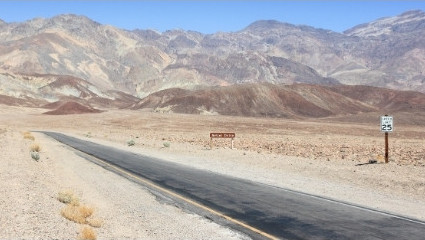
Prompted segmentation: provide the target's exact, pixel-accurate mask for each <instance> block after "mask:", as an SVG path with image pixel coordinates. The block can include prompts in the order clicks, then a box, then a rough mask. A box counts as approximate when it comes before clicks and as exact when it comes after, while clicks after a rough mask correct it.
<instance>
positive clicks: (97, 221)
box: [86, 217, 103, 228]
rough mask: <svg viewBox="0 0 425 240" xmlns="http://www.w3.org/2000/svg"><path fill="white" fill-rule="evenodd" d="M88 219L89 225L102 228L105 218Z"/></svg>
mask: <svg viewBox="0 0 425 240" xmlns="http://www.w3.org/2000/svg"><path fill="white" fill-rule="evenodd" d="M86 221H87V224H88V225H90V226H92V227H95V228H100V227H102V225H103V220H102V219H100V218H93V217H90V218H87V219H86Z"/></svg>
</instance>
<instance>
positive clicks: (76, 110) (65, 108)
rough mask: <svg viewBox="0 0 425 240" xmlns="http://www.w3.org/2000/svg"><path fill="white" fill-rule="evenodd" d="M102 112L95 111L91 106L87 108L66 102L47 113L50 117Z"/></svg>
mask: <svg viewBox="0 0 425 240" xmlns="http://www.w3.org/2000/svg"><path fill="white" fill-rule="evenodd" d="M100 112H102V111H100V110H98V109H95V108H93V107H91V106H89V105H87V106H85V105H82V104H80V103H77V102H65V103H61V104H59V106H58V108H57V109H55V110H52V111H48V112H45V113H44V114H48V115H66V114H83V113H100Z"/></svg>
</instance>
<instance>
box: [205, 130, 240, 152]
mask: <svg viewBox="0 0 425 240" xmlns="http://www.w3.org/2000/svg"><path fill="white" fill-rule="evenodd" d="M235 137H236V134H235V133H210V148H211V149H212V147H213V145H212V144H213V138H231V139H232V145H231V149H233V141H234V139H235Z"/></svg>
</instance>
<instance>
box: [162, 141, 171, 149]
mask: <svg viewBox="0 0 425 240" xmlns="http://www.w3.org/2000/svg"><path fill="white" fill-rule="evenodd" d="M162 145H164V147H166V148H169V147H170V146H171V144H170V143H169V142H164V143H163V144H162Z"/></svg>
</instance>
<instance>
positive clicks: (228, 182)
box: [44, 132, 425, 240]
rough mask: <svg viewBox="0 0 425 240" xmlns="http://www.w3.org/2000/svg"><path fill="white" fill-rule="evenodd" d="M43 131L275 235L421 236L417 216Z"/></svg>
mask: <svg viewBox="0 0 425 240" xmlns="http://www.w3.org/2000/svg"><path fill="white" fill-rule="evenodd" d="M44 133H45V134H47V135H48V136H50V137H52V138H54V139H56V140H58V141H60V142H62V143H64V144H67V145H69V146H71V147H72V148H75V149H77V150H79V151H82V152H84V153H87V154H89V155H92V156H94V157H96V158H99V159H102V160H104V161H106V162H108V163H111V164H113V165H115V166H118V167H120V168H122V169H124V170H126V171H129V172H131V173H133V174H135V175H138V176H140V177H143V178H146V179H149V180H150V181H152V182H154V183H156V184H157V185H160V186H162V187H164V188H167V189H170V190H172V191H174V192H176V193H178V194H180V195H183V196H185V197H187V198H190V199H193V200H195V201H197V202H199V203H201V204H203V205H205V206H207V207H209V208H211V209H214V210H216V211H219V212H221V213H223V214H225V215H227V216H230V217H231V218H234V219H238V220H240V221H243V222H244V223H247V224H248V225H250V226H252V227H254V228H256V229H259V230H261V231H264V232H266V233H268V234H271V235H273V236H276V237H277V238H280V239H386V240H391V239H394V240H401V239H406V240H414V239H421V240H423V239H425V223H424V222H421V221H416V220H412V219H406V218H403V217H398V216H395V215H391V214H385V213H380V212H376V211H372V210H369V209H365V208H360V207H356V206H351V205H348V204H344V203H339V202H335V201H332V200H328V199H324V198H320V197H314V196H310V195H307V194H302V193H298V192H293V191H290V190H286V189H282V188H277V187H272V186H267V185H263V184H259V183H255V182H250V181H247V180H241V179H237V178H232V177H228V176H223V175H219V174H215V173H211V172H207V171H201V170H196V169H191V168H189V167H187V166H182V165H178V164H174V163H169V162H166V161H161V160H159V159H155V158H150V157H146V156H142V155H138V154H135V153H130V152H126V151H123V150H118V149H114V148H111V147H107V146H102V145H99V144H95V143H91V142H87V141H83V140H79V139H76V138H73V137H69V136H66V135H63V134H60V133H53V132H44ZM248 232H249V231H248ZM251 236H254V237H255V236H256V235H255V234H254V235H251ZM257 237H258V236H257Z"/></svg>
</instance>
